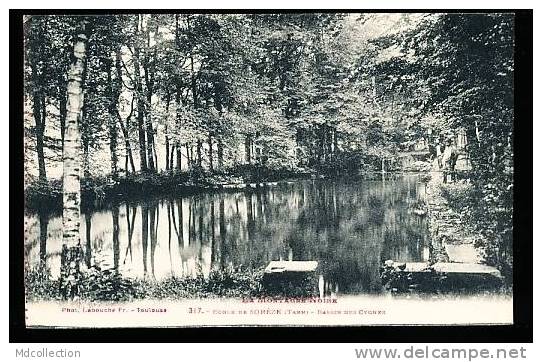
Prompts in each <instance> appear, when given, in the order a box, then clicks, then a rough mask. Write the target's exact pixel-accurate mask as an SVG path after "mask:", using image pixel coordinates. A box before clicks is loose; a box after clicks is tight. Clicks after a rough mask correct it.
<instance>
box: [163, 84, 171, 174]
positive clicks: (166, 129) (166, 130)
mask: <svg viewBox="0 0 542 362" xmlns="http://www.w3.org/2000/svg"><path fill="white" fill-rule="evenodd" d="M170 98H171V94H170V93H169V91H168V92H167V94H166V120H165V129H164V133H165V137H166V171H169V134H168V121H169V117H168V115H169V102H170Z"/></svg>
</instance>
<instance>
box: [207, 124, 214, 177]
mask: <svg viewBox="0 0 542 362" xmlns="http://www.w3.org/2000/svg"><path fill="white" fill-rule="evenodd" d="M207 143H208V144H209V171H211V172H212V171H213V138H212V137H211V132H209V138H208V141H207Z"/></svg>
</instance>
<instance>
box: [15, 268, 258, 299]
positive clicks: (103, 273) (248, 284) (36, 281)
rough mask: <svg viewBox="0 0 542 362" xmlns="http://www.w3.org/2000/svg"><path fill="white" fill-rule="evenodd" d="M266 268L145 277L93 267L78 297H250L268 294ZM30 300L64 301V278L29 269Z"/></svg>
mask: <svg viewBox="0 0 542 362" xmlns="http://www.w3.org/2000/svg"><path fill="white" fill-rule="evenodd" d="M262 277H263V270H262V269H257V270H229V271H218V270H217V271H212V272H211V273H210V274H209V276H208V277H204V276H203V275H201V274H199V275H197V276H195V277H174V276H171V277H168V278H165V279H162V280H159V281H158V280H148V279H147V280H142V279H133V278H127V277H123V276H122V275H121V274H120V273H118V272H117V271H115V270H110V269H108V270H100V269H99V268H96V267H92V268H90V269H88V270H87V271H85V272H84V274H83V277H82V279H81V284H80V285H79V290H78V293H77V295H78V298H79V299H81V300H86V301H129V300H137V299H143V298H152V299H184V298H247V297H258V296H264V295H265V293H264V291H263V288H262V283H261V282H262ZM25 293H26V299H27V300H28V301H36V300H61V299H62V295H61V293H60V281H59V280H58V279H54V278H52V277H51V276H50V273H49V272H48V271H47V270H43V269H40V268H32V269H28V270H26V271H25Z"/></svg>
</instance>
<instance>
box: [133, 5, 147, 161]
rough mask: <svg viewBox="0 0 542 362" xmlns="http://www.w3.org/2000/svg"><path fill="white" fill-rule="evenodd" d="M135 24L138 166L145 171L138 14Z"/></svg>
mask: <svg viewBox="0 0 542 362" xmlns="http://www.w3.org/2000/svg"><path fill="white" fill-rule="evenodd" d="M134 19H135V26H136V29H137V30H136V34H135V40H134V56H133V60H134V78H135V83H136V92H135V94H136V97H137V131H138V136H139V167H140V171H141V172H147V171H148V167H147V147H146V142H145V125H144V117H145V103H144V100H143V86H142V84H141V72H140V69H139V38H140V36H139V15H137V16H136V18H134Z"/></svg>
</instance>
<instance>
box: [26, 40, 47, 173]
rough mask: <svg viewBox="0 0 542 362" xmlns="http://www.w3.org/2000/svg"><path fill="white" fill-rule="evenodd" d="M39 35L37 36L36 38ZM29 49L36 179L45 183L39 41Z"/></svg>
mask: <svg viewBox="0 0 542 362" xmlns="http://www.w3.org/2000/svg"><path fill="white" fill-rule="evenodd" d="M39 36H40V34H38V37H39ZM34 42H35V43H34V44H32V46H31V48H30V49H35V51H34V52H31V53H30V66H31V71H32V82H33V84H32V90H33V97H32V103H33V113H34V121H35V124H36V154H37V158H38V177H39V180H40V181H47V172H46V168H45V153H44V149H43V147H44V132H45V113H44V112H43V111H42V110H43V108H44V105H45V95H44V89H43V79H42V74H43V73H44V69H42V68H43V66H42V67H41V69H40V65H39V64H40V63H39V62H40V61H42V59H39V57H40V55H41V53H42V46H43V45H42V43H41V40H40V39H39V38H38V39H34Z"/></svg>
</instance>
